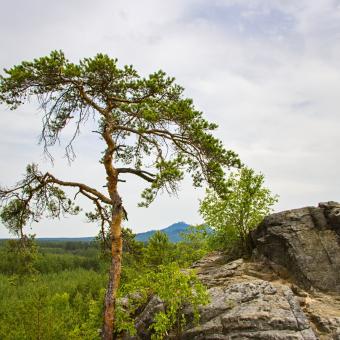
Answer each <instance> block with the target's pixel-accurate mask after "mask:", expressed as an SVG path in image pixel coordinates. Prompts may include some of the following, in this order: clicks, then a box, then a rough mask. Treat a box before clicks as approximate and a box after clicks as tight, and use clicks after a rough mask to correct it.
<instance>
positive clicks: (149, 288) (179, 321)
mask: <svg viewBox="0 0 340 340" xmlns="http://www.w3.org/2000/svg"><path fill="white" fill-rule="evenodd" d="M121 293H122V294H123V295H127V296H128V297H129V301H128V306H125V307H120V308H119V309H118V310H119V312H118V330H119V331H124V330H125V331H128V332H130V334H131V335H133V334H134V333H135V331H134V329H133V317H132V316H133V315H134V313H135V312H136V311H137V310H138V309H139V308H140V307H141V306H143V305H144V304H145V302H146V301H147V299H148V297H150V296H151V295H155V296H157V297H158V298H160V299H161V300H162V302H163V303H164V311H160V312H158V313H156V315H155V316H154V322H153V323H152V325H151V326H150V329H151V330H152V335H151V339H155V340H156V339H157V340H158V339H164V338H165V336H166V335H167V334H168V333H169V332H170V331H171V330H174V331H175V332H176V334H177V336H179V335H180V333H181V332H182V330H183V327H184V326H185V324H186V323H187V320H186V317H185V315H184V307H188V306H191V307H192V310H193V318H194V320H195V321H196V322H198V321H199V310H198V308H199V306H201V305H205V304H207V303H208V302H209V297H208V293H207V291H206V289H205V287H204V286H203V285H202V283H201V282H200V281H199V280H198V278H197V276H196V274H195V272H194V271H193V270H187V271H185V272H184V271H183V270H181V269H180V267H179V266H178V265H177V264H175V263H171V264H168V265H161V266H159V267H158V268H157V270H156V271H151V272H148V273H145V274H144V275H141V276H139V277H137V278H135V279H134V280H131V281H130V282H128V283H126V284H125V285H124V286H123V287H122V290H121Z"/></svg>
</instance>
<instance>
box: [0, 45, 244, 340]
mask: <svg viewBox="0 0 340 340" xmlns="http://www.w3.org/2000/svg"><path fill="white" fill-rule="evenodd" d="M31 98H37V99H38V101H39V103H40V109H41V110H42V112H43V114H44V115H43V119H42V133H41V139H40V140H41V143H42V144H43V146H44V150H45V152H46V154H47V155H50V153H49V147H50V146H52V145H54V144H55V143H57V142H58V141H59V138H60V134H61V132H62V131H63V130H64V128H65V127H66V126H69V125H72V122H73V123H74V128H75V130H74V134H73V136H72V138H71V139H70V141H69V143H68V144H67V145H66V149H65V150H66V155H67V157H68V159H69V160H70V161H72V160H73V159H74V156H75V155H74V151H73V142H74V140H75V138H76V137H77V135H78V134H79V131H80V128H81V126H82V124H83V123H85V122H86V121H87V119H88V118H89V117H93V118H94V119H95V121H96V122H97V123H98V128H97V131H96V133H97V135H99V137H100V138H101V139H102V140H103V141H104V143H105V150H104V152H103V156H102V158H101V159H100V162H101V164H102V165H103V167H104V169H105V173H106V180H104V183H103V184H105V186H106V191H107V192H106V193H102V192H101V191H100V190H97V189H95V188H92V187H90V186H89V185H87V184H84V183H80V182H71V181H65V180H61V179H58V178H56V177H55V176H54V175H52V174H51V173H50V172H46V173H42V172H41V171H39V169H38V167H37V166H36V165H30V166H28V167H27V172H26V175H25V177H24V178H23V179H22V180H21V181H20V182H19V183H17V185H15V186H14V187H13V188H2V189H1V190H0V198H1V201H2V205H4V206H5V209H7V215H6V216H7V217H6V218H5V219H4V220H3V221H4V222H5V224H6V225H7V226H8V227H9V228H10V229H12V230H13V229H14V230H15V231H16V232H17V231H22V228H23V227H24V226H25V225H26V224H27V223H29V222H30V221H39V220H40V218H41V217H42V216H43V215H44V213H46V212H47V215H48V216H49V217H52V218H53V217H59V216H60V215H62V214H66V213H78V212H79V209H77V208H76V207H75V205H74V203H73V202H72V200H70V199H68V198H67V197H66V194H65V193H64V191H63V190H62V188H64V187H68V188H73V189H75V190H77V192H78V193H79V194H80V195H83V196H84V197H86V198H87V199H89V200H90V201H92V202H93V204H94V211H93V212H92V213H91V214H90V218H91V220H92V221H98V223H99V225H100V227H101V230H102V234H103V235H105V229H106V228H108V229H109V230H110V236H111V240H110V241H111V266H110V272H109V283H108V287H107V292H106V296H105V308H104V310H105V311H104V326H103V331H102V335H103V338H104V339H112V337H113V329H114V318H115V301H116V294H117V289H118V287H119V282H120V274H121V261H122V246H123V245H122V228H121V222H122V219H123V218H126V216H127V214H126V211H125V209H124V207H123V203H122V199H121V197H120V195H119V192H118V183H119V182H120V181H122V179H121V176H122V175H126V174H130V175H134V176H138V177H139V178H141V179H142V180H144V181H146V182H147V183H149V184H150V186H149V187H148V188H147V189H145V190H144V191H143V193H142V199H143V200H142V202H141V205H142V206H148V205H149V204H150V203H151V202H152V201H153V200H154V199H155V197H156V196H157V194H158V193H159V191H162V190H165V191H167V192H168V193H175V192H176V191H177V189H178V183H179V182H180V181H181V180H182V178H183V177H184V173H186V172H188V173H191V174H192V178H193V184H194V186H201V185H202V182H203V181H207V183H208V185H209V186H210V187H211V188H213V189H214V190H215V191H217V192H220V191H225V186H224V172H223V167H230V166H239V165H240V162H239V159H238V157H237V155H236V154H235V153H234V152H232V151H226V150H225V149H224V148H223V146H222V144H221V142H220V141H219V140H217V139H216V138H214V137H213V136H212V135H211V133H210V132H211V131H212V130H214V129H215V128H216V127H217V126H216V125H215V124H211V123H208V122H207V121H206V120H204V119H203V118H202V113H201V112H199V111H197V110H196V109H195V107H194V106H193V103H192V100H190V99H187V98H184V97H183V88H182V87H180V86H178V85H176V84H175V83H174V78H169V77H167V76H166V74H165V73H164V72H162V71H158V72H156V73H153V74H151V75H150V76H149V77H147V78H142V77H140V76H139V75H138V73H137V72H136V71H135V70H134V69H133V67H132V66H124V67H123V68H119V67H118V66H117V60H116V59H111V58H109V57H108V56H107V55H103V54H98V55H97V56H95V57H94V58H86V59H83V60H81V61H80V62H79V63H78V64H75V63H72V62H70V61H68V60H67V59H66V58H65V56H64V54H63V53H62V52H61V51H54V52H52V53H51V54H50V55H49V56H46V57H42V58H39V59H35V60H34V61H32V62H27V61H24V62H22V63H21V64H19V65H17V66H14V67H12V68H11V69H8V70H5V76H1V77H0V102H2V103H5V104H7V105H8V106H9V107H10V109H12V110H13V109H16V108H17V107H18V106H20V105H21V104H23V103H25V102H27V101H28V100H30V99H31ZM50 157H52V156H51V155H50ZM82 171H83V170H82ZM103 179H104V178H103Z"/></svg>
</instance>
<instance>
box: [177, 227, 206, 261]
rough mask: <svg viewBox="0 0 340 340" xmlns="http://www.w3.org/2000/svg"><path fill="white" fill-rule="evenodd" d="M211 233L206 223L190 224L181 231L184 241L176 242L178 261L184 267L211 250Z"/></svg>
mask: <svg viewBox="0 0 340 340" xmlns="http://www.w3.org/2000/svg"><path fill="white" fill-rule="evenodd" d="M210 234H211V230H209V228H208V227H207V226H205V225H197V226H189V227H188V228H187V230H186V231H185V232H183V233H181V237H182V241H180V242H178V243H176V249H175V254H176V255H175V259H176V262H177V263H179V264H180V265H181V266H182V267H189V266H191V265H192V263H193V262H195V261H197V260H199V259H201V258H202V257H203V256H204V255H206V254H207V253H208V252H209V250H210V248H209V243H208V242H209V238H210Z"/></svg>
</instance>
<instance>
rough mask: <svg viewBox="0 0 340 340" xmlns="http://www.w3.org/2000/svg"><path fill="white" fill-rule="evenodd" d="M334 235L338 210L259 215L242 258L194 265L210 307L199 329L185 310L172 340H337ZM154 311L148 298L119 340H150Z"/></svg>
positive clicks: (338, 268)
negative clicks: (129, 332) (249, 252)
mask: <svg viewBox="0 0 340 340" xmlns="http://www.w3.org/2000/svg"><path fill="white" fill-rule="evenodd" d="M339 235H340V204H338V203H335V202H327V203H321V204H320V205H319V207H308V208H302V209H296V210H291V211H286V212H282V213H278V214H273V215H271V216H269V217H267V218H266V219H265V220H264V222H263V223H262V224H261V225H260V226H259V227H258V229H257V230H255V231H254V232H253V233H252V235H251V240H252V244H253V247H254V254H253V257H252V258H251V259H249V260H244V259H238V260H236V261H232V262H230V261H228V258H226V257H225V255H224V254H222V253H212V254H210V255H209V256H207V257H205V258H204V259H202V260H201V261H199V262H197V263H196V264H195V265H194V266H193V267H194V268H195V269H196V270H197V273H198V276H199V278H200V279H201V281H202V282H203V283H204V284H205V285H206V286H207V288H208V292H209V295H210V303H209V304H208V305H206V306H204V307H202V308H201V309H200V315H201V317H200V323H199V324H195V323H194V322H193V321H190V320H193V317H192V310H191V309H190V308H189V307H187V308H186V310H185V314H186V318H187V320H188V321H189V322H188V324H187V325H186V327H185V329H184V331H183V332H182V334H181V336H180V339H187V340H189V339H190V340H191V339H192V340H195V339H196V340H199V339H210V340H218V339H268V340H269V339H270V340H280V339H301V340H302V339H304V340H313V339H320V340H326V339H337V340H340V295H339V292H340V276H339V275H340V274H339V273H340V246H339ZM161 310H164V305H163V303H162V301H160V300H159V299H158V298H157V297H155V296H154V297H152V298H151V299H150V301H149V302H148V304H147V305H146V306H145V308H144V309H143V311H142V312H141V313H140V314H139V315H138V317H137V319H136V327H137V331H138V336H136V337H133V338H131V337H128V336H125V338H124V339H126V340H127V339H150V331H149V326H150V324H151V323H152V320H153V317H154V315H155V313H157V312H158V311H161ZM168 338H169V339H175V338H176V335H175V334H169V336H168ZM177 339H178V337H177Z"/></svg>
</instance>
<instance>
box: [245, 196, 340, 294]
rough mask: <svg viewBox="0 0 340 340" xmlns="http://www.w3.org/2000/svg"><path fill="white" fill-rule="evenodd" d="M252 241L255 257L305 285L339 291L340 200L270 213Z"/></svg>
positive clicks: (309, 287) (253, 235) (252, 236)
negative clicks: (281, 269) (283, 269)
mask: <svg viewBox="0 0 340 340" xmlns="http://www.w3.org/2000/svg"><path fill="white" fill-rule="evenodd" d="M251 242H252V245H253V248H254V249H255V251H254V254H255V255H256V256H262V257H264V258H265V259H267V260H269V261H271V262H272V263H273V264H274V265H277V266H281V267H283V268H285V269H286V270H287V271H288V272H289V275H290V276H291V277H292V279H293V280H295V281H296V282H297V283H298V284H299V285H301V286H303V287H304V288H306V289H311V288H316V289H319V290H323V291H328V292H336V293H340V204H339V203H336V202H326V203H320V204H319V206H318V207H306V208H301V209H294V210H289V211H283V212H280V213H277V214H272V215H270V216H268V217H266V218H265V219H264V221H263V222H262V223H261V225H260V226H259V227H258V228H257V229H256V230H255V231H253V232H252V233H251ZM277 268H279V267H277Z"/></svg>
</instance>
